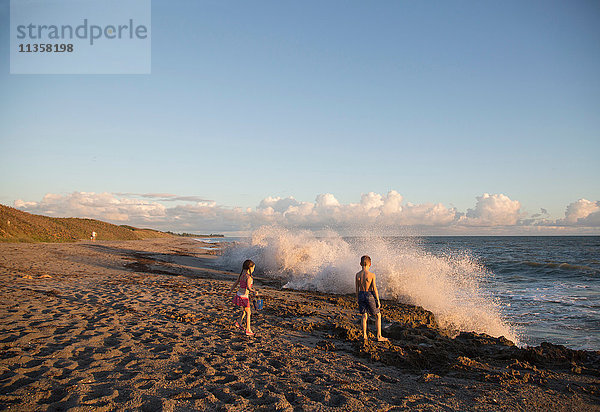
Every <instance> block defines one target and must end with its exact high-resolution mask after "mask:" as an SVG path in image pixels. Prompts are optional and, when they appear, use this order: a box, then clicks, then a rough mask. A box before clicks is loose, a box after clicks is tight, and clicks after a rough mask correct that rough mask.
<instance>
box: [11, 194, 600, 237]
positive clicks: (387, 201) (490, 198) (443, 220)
mask: <svg viewBox="0 0 600 412" xmlns="http://www.w3.org/2000/svg"><path fill="white" fill-rule="evenodd" d="M175 198H176V199H177V200H179V202H178V203H173V202H172V200H173V199H175ZM161 202H164V203H165V204H163V203H161ZM14 206H15V207H17V208H19V209H21V210H24V211H27V212H31V213H37V214H44V215H49V216H73V217H87V218H94V219H100V220H106V221H109V222H113V223H117V224H123V223H127V224H131V225H133V226H138V227H153V228H156V229H160V230H174V231H187V232H194V231H201V232H215V231H225V232H236V231H248V230H252V229H254V228H256V227H259V226H262V225H266V224H277V225H282V226H287V227H299V228H307V229H322V228H325V227H329V228H332V229H339V230H341V231H344V230H351V229H352V228H358V227H364V226H370V225H376V226H378V227H379V228H387V229H390V230H401V229H402V228H406V227H415V228H421V229H419V230H421V231H425V232H426V233H436V234H444V233H448V234H469V233H479V234H482V233H487V234H493V233H502V234H510V233H509V232H508V233H507V232H506V231H507V230H509V231H510V230H512V231H515V232H518V233H521V234H522V233H525V232H526V231H527V230H529V231H531V232H532V233H534V232H535V233H540V231H543V230H546V231H548V230H554V231H557V232H560V233H566V232H564V230H565V229H568V227H569V226H570V227H573V228H574V229H573V230H575V229H576V230H583V229H582V228H588V229H589V230H593V228H594V227H599V226H600V202H592V201H588V200H585V199H580V200H578V201H577V202H574V203H571V204H570V205H568V206H567V210H566V213H565V218H564V219H558V220H550V219H549V218H548V217H544V218H541V219H540V218H539V216H540V215H539V214H535V215H532V216H529V217H528V216H527V214H526V213H523V212H521V204H520V202H519V201H517V200H512V199H510V198H509V197H508V196H506V195H504V194H488V193H484V194H483V195H481V196H478V197H477V198H476V203H475V206H474V207H473V208H471V209H467V212H466V213H461V212H458V211H457V210H456V209H455V208H448V207H446V206H444V205H443V204H441V203H421V204H413V203H410V202H406V203H404V199H403V197H402V196H401V195H400V194H399V193H398V192H396V191H393V190H392V191H390V192H388V193H387V194H386V195H381V194H378V193H375V192H369V193H365V194H362V196H361V197H360V201H359V202H357V203H340V201H338V200H337V199H336V198H335V196H334V195H333V194H331V193H323V194H319V195H318V196H316V198H315V200H314V202H306V201H299V200H297V199H295V198H293V197H285V198H281V197H273V196H269V197H266V198H264V199H263V200H262V201H261V202H260V203H259V205H258V206H257V207H256V208H244V209H242V208H238V207H226V206H222V205H218V204H217V203H216V202H214V201H209V200H204V199H202V198H199V197H197V196H177V195H171V194H160V193H159V194H145V195H136V194H132V195H131V196H124V194H114V193H90V192H73V193H70V194H66V195H60V194H53V193H48V194H47V195H45V196H44V198H43V199H42V200H41V201H39V202H31V201H23V200H21V199H19V200H17V201H15V202H14ZM543 212H545V211H544V210H542V213H543ZM561 228H562V229H561ZM586 233H589V231H588V232H586Z"/></svg>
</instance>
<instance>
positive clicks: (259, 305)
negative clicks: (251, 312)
mask: <svg viewBox="0 0 600 412" xmlns="http://www.w3.org/2000/svg"><path fill="white" fill-rule="evenodd" d="M253 303H254V309H256V310H261V309H262V308H263V300H262V299H256V300H255V301H254V302H253Z"/></svg>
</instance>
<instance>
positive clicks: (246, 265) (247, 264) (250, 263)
mask: <svg viewBox="0 0 600 412" xmlns="http://www.w3.org/2000/svg"><path fill="white" fill-rule="evenodd" d="M252 266H255V265H254V262H253V261H251V260H250V259H247V260H244V264H243V265H242V271H241V272H240V276H239V277H238V279H241V278H242V275H243V274H244V271H245V270H247V271H250V268H251V267H252Z"/></svg>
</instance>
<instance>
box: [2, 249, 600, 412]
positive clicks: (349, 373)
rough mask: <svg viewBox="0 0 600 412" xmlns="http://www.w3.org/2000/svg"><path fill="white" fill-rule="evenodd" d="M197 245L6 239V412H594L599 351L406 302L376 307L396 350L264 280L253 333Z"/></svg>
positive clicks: (598, 399) (317, 302)
mask: <svg viewBox="0 0 600 412" xmlns="http://www.w3.org/2000/svg"><path fill="white" fill-rule="evenodd" d="M198 246H201V244H199V242H197V241H194V240H192V239H181V238H173V239H153V240H143V241H121V242H118V241H106V242H94V243H92V242H81V243H71V244H47V243H44V244H0V408H2V409H10V410H19V411H31V410H82V411H83V410H100V411H102V410H148V411H156V410H161V409H162V410H236V411H237V410H270V411H272V410H286V411H293V410H316V411H319V410H344V411H345V410H431V411H438V410H493V411H497V410H506V411H508V410H510V411H514V410H527V411H529V410H539V411H546V410H565V411H566V410H586V411H594V410H600V407H599V406H598V405H600V373H599V369H598V366H599V359H600V354H599V353H598V352H585V351H571V350H569V349H566V348H564V347H561V346H555V345H542V346H540V347H536V348H530V349H527V350H525V349H519V348H516V347H514V346H513V345H512V344H511V343H510V342H507V341H504V340H502V339H494V338H490V337H487V336H485V335H477V334H461V335H460V336H458V337H454V336H453V335H452V334H450V333H448V332H447V331H443V330H440V329H439V328H438V327H437V326H436V324H435V318H434V317H433V315H431V314H430V313H429V312H427V311H425V310H423V309H421V308H417V307H414V306H409V305H401V304H396V303H393V302H385V303H384V305H383V314H384V325H385V326H386V330H385V332H384V334H386V333H387V335H388V336H389V337H390V338H391V339H390V343H377V342H375V341H374V334H373V332H374V331H373V329H371V332H370V333H371V340H370V342H369V343H367V344H366V345H364V344H363V342H362V339H361V332H360V323H359V317H358V316H357V313H356V308H355V307H354V301H353V298H352V296H333V295H326V294H318V293H309V292H298V291H289V290H280V289H279V288H277V284H276V282H272V281H269V280H268V279H257V284H258V288H259V290H260V291H261V295H262V297H263V299H264V301H265V309H264V310H262V311H259V312H254V313H253V329H254V331H255V332H256V333H257V335H256V336H255V337H252V338H249V337H246V336H245V335H244V334H243V333H241V332H240V331H239V330H238V329H236V328H235V327H234V326H233V322H234V318H235V316H237V315H238V312H237V310H235V309H234V308H233V307H232V306H231V304H230V301H231V298H232V295H231V294H229V293H228V290H229V288H230V286H231V284H232V282H233V281H234V280H235V276H236V275H237V273H234V272H229V271H225V270H221V268H218V267H217V266H216V265H215V256H214V255H213V254H212V253H213V252H212V251H210V250H202V249H199V248H198ZM231 270H236V271H237V270H238V268H231ZM369 324H370V326H371V327H372V326H373V322H372V321H370V322H369Z"/></svg>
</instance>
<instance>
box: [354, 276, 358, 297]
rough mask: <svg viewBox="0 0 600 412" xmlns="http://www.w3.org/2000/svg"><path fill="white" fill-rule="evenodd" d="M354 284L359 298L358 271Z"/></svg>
mask: <svg viewBox="0 0 600 412" xmlns="http://www.w3.org/2000/svg"><path fill="white" fill-rule="evenodd" d="M354 285H355V286H356V299H357V300H358V273H357V274H356V276H355V278H354Z"/></svg>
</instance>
